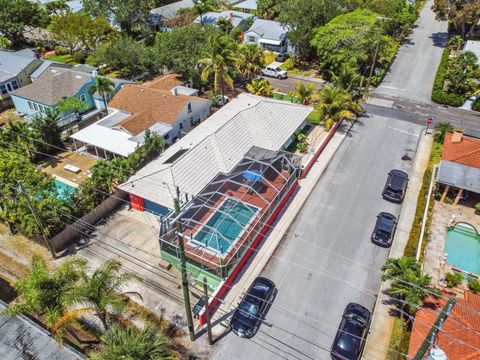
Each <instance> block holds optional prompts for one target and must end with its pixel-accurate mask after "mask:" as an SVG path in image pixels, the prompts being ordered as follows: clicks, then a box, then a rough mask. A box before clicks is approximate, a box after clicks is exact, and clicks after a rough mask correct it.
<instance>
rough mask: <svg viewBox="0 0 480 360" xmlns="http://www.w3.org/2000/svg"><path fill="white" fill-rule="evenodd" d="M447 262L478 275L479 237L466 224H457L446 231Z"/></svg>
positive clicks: (479, 260)
mask: <svg viewBox="0 0 480 360" xmlns="http://www.w3.org/2000/svg"><path fill="white" fill-rule="evenodd" d="M445 252H446V253H447V254H448V255H447V262H448V263H449V264H450V265H453V266H456V267H459V268H460V269H462V270H464V271H467V272H473V273H476V274H480V236H479V235H478V234H477V232H476V231H475V229H474V228H473V227H472V226H470V225H468V224H457V225H455V227H454V228H453V229H450V230H448V231H447V240H446V243H445Z"/></svg>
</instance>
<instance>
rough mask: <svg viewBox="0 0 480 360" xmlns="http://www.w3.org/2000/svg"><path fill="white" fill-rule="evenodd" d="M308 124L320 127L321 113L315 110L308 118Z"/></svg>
mask: <svg viewBox="0 0 480 360" xmlns="http://www.w3.org/2000/svg"><path fill="white" fill-rule="evenodd" d="M307 122H309V123H310V124H315V125H318V124H320V112H318V111H316V110H314V111H312V112H311V113H310V114H308V116H307Z"/></svg>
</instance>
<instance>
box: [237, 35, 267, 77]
mask: <svg viewBox="0 0 480 360" xmlns="http://www.w3.org/2000/svg"><path fill="white" fill-rule="evenodd" d="M238 50H239V51H238V55H237V56H238V59H237V69H238V72H239V73H240V75H242V76H243V77H244V78H247V79H252V78H253V77H255V76H256V75H258V74H260V71H261V70H262V68H263V67H264V66H265V58H264V57H263V50H262V48H261V47H260V46H259V45H257V44H245V45H242V46H240V47H239V49H238Z"/></svg>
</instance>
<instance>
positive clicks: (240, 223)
mask: <svg viewBox="0 0 480 360" xmlns="http://www.w3.org/2000/svg"><path fill="white" fill-rule="evenodd" d="M257 212H258V208H257V207H255V206H252V205H247V204H245V203H244V202H241V201H238V200H235V199H233V198H227V199H226V200H224V202H223V203H222V204H221V205H220V207H219V208H218V210H217V211H215V212H214V213H213V215H212V216H211V217H210V218H209V219H208V220H207V222H206V223H205V225H203V226H202V227H201V228H200V230H199V231H198V232H197V233H196V234H195V236H194V238H193V239H191V241H192V242H194V243H195V242H196V243H199V244H201V245H203V246H206V247H208V248H209V249H211V250H213V251H214V252H216V253H220V254H222V255H223V254H225V253H226V252H227V251H228V250H229V249H230V247H231V246H232V245H233V244H234V243H235V242H236V241H237V239H238V238H239V237H240V235H241V234H242V233H243V232H244V231H245V229H246V228H248V224H249V223H250V222H251V221H252V219H253V217H254V216H255V214H256V213H257ZM229 215H231V216H229ZM232 217H233V219H235V220H236V221H234V220H233V219H232ZM215 230H217V231H218V233H220V234H221V235H223V236H221V235H218V234H217V232H216V231H215Z"/></svg>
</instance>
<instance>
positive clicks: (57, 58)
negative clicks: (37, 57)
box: [45, 54, 76, 65]
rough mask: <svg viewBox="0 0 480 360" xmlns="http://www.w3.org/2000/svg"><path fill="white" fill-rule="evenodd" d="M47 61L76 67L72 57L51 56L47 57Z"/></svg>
mask: <svg viewBox="0 0 480 360" xmlns="http://www.w3.org/2000/svg"><path fill="white" fill-rule="evenodd" d="M45 60H50V61H57V62H62V63H65V64H69V65H75V64H76V62H75V61H73V58H72V56H71V55H68V54H67V55H49V56H46V57H45Z"/></svg>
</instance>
